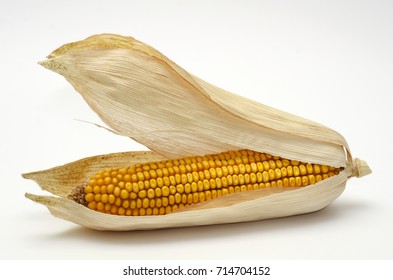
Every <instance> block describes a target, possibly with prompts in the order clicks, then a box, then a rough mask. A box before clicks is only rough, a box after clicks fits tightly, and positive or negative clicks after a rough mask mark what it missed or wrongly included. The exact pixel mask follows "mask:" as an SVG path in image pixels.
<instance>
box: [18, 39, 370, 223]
mask: <svg viewBox="0 0 393 280" xmlns="http://www.w3.org/2000/svg"><path fill="white" fill-rule="evenodd" d="M40 64H41V65H43V66H44V67H46V68H48V69H50V70H52V71H55V72H57V73H59V74H61V75H63V76H64V77H65V78H66V79H67V81H68V82H70V83H71V84H72V85H73V86H74V88H75V89H76V90H77V91H78V92H79V93H80V94H81V95H82V97H83V98H84V99H85V100H86V102H87V103H88V104H89V106H90V107H91V109H92V110H94V112H96V113H97V114H98V115H99V117H100V118H101V119H102V120H103V121H104V122H105V123H106V124H107V125H108V126H109V127H110V129H111V130H112V131H113V132H115V133H117V134H121V135H125V136H128V137H130V138H132V139H134V140H135V141H137V142H139V143H141V144H143V145H145V146H146V147H147V148H149V149H150V150H151V152H128V153H119V154H110V155H104V156H97V157H92V158H87V159H83V160H80V161H77V162H74V163H70V164H67V165H64V166H61V167H56V168H53V169H49V170H45V171H39V172H33V173H29V174H24V177H25V178H29V179H33V180H35V181H37V183H38V184H39V185H40V186H41V187H42V188H43V189H45V190H48V191H50V192H51V193H53V194H55V195H56V196H57V197H53V196H36V195H32V194H27V195H26V196H27V197H28V198H30V199H32V200H34V201H37V202H39V203H42V204H44V205H46V206H47V207H48V208H49V210H50V211H51V213H52V214H53V215H55V216H57V217H60V218H63V219H66V220H69V221H72V222H74V223H77V224H80V225H83V226H86V227H89V228H94V229H99V230H134V229H153V228H162V227H180V226H192V225H206V224H217V223H231V222H242V221H251V220H260V219H266V218H274V217H282V216H289V215H296V214H302V213H308V212H312V211H317V210H320V209H322V208H323V207H326V206H327V205H329V204H330V203H331V202H332V201H333V200H334V199H335V198H337V197H338V196H339V195H340V194H341V193H342V191H343V190H344V187H345V183H346V181H347V179H348V178H350V177H352V176H359V177H360V176H363V175H366V174H368V173H370V169H369V168H368V166H367V164H366V163H365V162H363V161H360V160H352V156H351V153H350V150H349V147H348V144H347V143H346V141H345V139H344V138H343V137H342V136H341V135H340V134H339V133H337V132H335V131H334V130H332V129H330V128H327V127H325V126H323V125H320V124H317V123H315V122H312V121H309V120H306V119H303V118H300V117H298V116H294V115H291V114H288V113H286V112H282V111H279V110H277V109H274V108H271V107H268V106H266V105H263V104H260V103H257V102H254V101H252V100H249V99H246V98H244V97H241V96H239V95H236V94H233V93H230V92H228V91H225V90H222V89H220V88H217V87H215V86H213V85H211V84H209V83H207V82H205V81H203V80H201V79H199V78H198V77H195V76H193V75H191V74H190V73H188V72H186V71H185V70H184V69H182V68H181V67H179V66H178V65H176V64H175V63H174V62H173V61H171V60H170V59H168V58H167V57H165V56H164V55H163V54H161V53H159V52H158V51H156V50H155V49H153V48H152V47H150V46H148V45H146V44H144V43H142V42H139V41H137V40H135V39H134V38H131V37H123V36H119V35H114V34H101V35H95V36H91V37H89V38H87V39H85V40H83V41H79V42H75V43H70V44H66V45H64V46H62V47H60V48H59V49H57V50H55V51H54V52H52V53H51V54H50V55H49V56H48V59H47V60H45V61H42V62H40ZM239 149H249V150H254V151H258V152H264V153H269V154H272V155H277V156H281V157H283V158H287V159H293V160H299V161H303V162H309V163H316V164H325V165H329V166H333V167H340V168H342V171H341V172H340V174H339V175H336V176H334V177H332V178H329V179H326V180H323V181H322V182H319V183H317V184H314V185H311V186H308V187H304V188H301V189H291V188H288V189H276V190H261V191H252V192H246V193H242V194H233V195H228V196H225V197H221V198H218V199H214V200H211V201H209V202H205V203H201V204H200V205H196V206H193V207H190V209H188V210H187V209H186V210H184V211H179V212H175V213H172V214H169V215H165V216H151V217H120V216H114V215H108V214H102V213H98V212H95V211H92V210H89V209H88V208H86V207H84V206H82V205H79V204H77V203H76V202H74V201H72V200H70V199H68V198H67V195H68V194H69V193H70V192H71V191H72V189H73V188H75V187H77V186H80V185H82V184H84V183H85V182H87V181H88V179H89V177H90V176H91V175H93V174H94V173H95V172H96V171H98V170H99V169H102V168H106V167H119V166H130V165H132V164H135V163H143V162H149V161H155V160H162V159H169V158H180V157H184V156H200V155H205V154H211V153H219V152H223V151H227V150H239Z"/></svg>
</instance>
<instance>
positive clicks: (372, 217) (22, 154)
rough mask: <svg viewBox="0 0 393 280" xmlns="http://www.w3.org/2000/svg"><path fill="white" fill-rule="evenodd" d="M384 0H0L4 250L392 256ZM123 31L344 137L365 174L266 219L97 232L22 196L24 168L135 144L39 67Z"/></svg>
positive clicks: (11, 253) (134, 255)
mask: <svg viewBox="0 0 393 280" xmlns="http://www.w3.org/2000/svg"><path fill="white" fill-rule="evenodd" d="M392 3H393V2H391V1H375V0H374V1H371V0H370V1H205V0H197V1H114V0H113V1H98V0H95V1H71V0H68V1H42V0H41V1H3V0H1V5H0V6H1V8H0V40H1V42H0V50H1V51H0V83H1V87H0V105H1V110H0V114H1V116H0V121H1V130H2V131H1V138H0V143H1V146H0V159H1V171H0V172H1V174H0V175H1V177H0V178H1V179H0V180H1V181H0V182H1V184H0V188H1V191H2V192H1V193H2V196H1V198H2V199H1V203H0V207H1V211H0V225H1V231H0V258H1V259H304V258H306V259H392V258H393V242H392V236H393V225H392V209H393V203H392V200H393V183H392V171H391V170H392V156H393V155H392V142H393V137H392V125H391V121H392V119H393V114H392V111H391V107H392V105H393V102H392V97H391V96H392V90H393V36H392V35H393V33H392V30H393V17H392V12H393V4H392ZM103 32H112V33H118V34H122V35H130V36H133V37H135V38H137V39H138V40H141V41H143V42H145V43H148V44H150V45H152V46H154V47H155V48H156V49H158V50H159V51H160V52H162V53H164V54H165V55H167V56H168V57H169V58H171V59H172V60H173V61H175V62H176V63H178V64H179V65H180V66H182V67H183V68H185V69H186V70H187V71H189V72H191V73H193V74H195V75H197V76H200V77H201V78H203V79H205V80H207V81H209V82H211V83H213V84H215V85H217V86H220V87H222V88H225V89H227V90H230V91H232V92H235V93H238V94H240V95H243V96H246V97H248V98H252V99H254V100H258V101H260V102H263V103H265V104H267V105H270V106H273V107H276V108H279V109H282V110H285V111H288V112H291V113H294V114H298V115H300V116H303V117H306V118H309V119H312V120H315V121H317V122H320V123H323V124H325V125H327V126H329V127H331V128H333V129H335V130H337V131H339V132H340V133H342V134H343V135H344V137H345V138H346V139H347V141H348V143H349V145H350V147H351V149H352V152H353V154H354V156H356V157H360V158H362V159H365V160H367V162H368V163H369V165H370V166H371V168H372V169H373V172H374V173H373V174H372V175H370V176H367V177H364V178H362V179H351V180H350V181H349V182H348V184H347V189H346V190H345V192H344V193H343V194H342V196H340V197H339V198H338V199H337V200H336V201H335V202H334V203H333V204H332V205H331V206H329V207H328V208H326V209H325V210H323V211H320V212H317V213H314V214H308V215H302V216H296V217H289V218H282V219H274V220H268V221H261V222H252V223H243V224H232V225H218V226H207V227H196V228H183V229H165V230H156V231H146V232H144V231H139V232H97V231H92V230H89V229H85V228H82V227H80V226H78V225H74V224H71V223H69V222H66V221H63V220H60V219H57V218H54V217H53V216H51V215H50V213H49V211H48V210H47V209H46V208H45V207H43V206H42V205H38V204H35V203H33V202H32V201H30V200H28V199H26V198H25V197H24V193H25V192H31V193H38V194H40V193H42V191H41V190H40V189H39V187H38V186H37V185H36V184H35V183H34V182H32V181H27V180H24V179H22V178H21V176H20V174H21V173H24V172H30V171H35V170H41V169H46V168H49V167H53V166H56V165H61V164H64V163H67V162H70V161H74V160H77V159H80V158H84V157H86V156H91V155H97V154H104V153H110V152H120V151H128V150H141V149H144V147H143V146H141V145H139V144H137V143H135V142H133V141H132V140H130V139H128V138H125V137H121V136H116V135H114V134H111V133H108V132H107V131H105V130H103V129H99V128H97V127H95V126H93V125H89V124H86V123H83V122H79V121H77V120H78V119H81V120H86V121H91V122H100V120H99V118H98V117H97V116H96V115H95V114H94V113H93V112H92V111H91V110H90V108H89V107H88V106H87V105H86V104H85V102H84V101H83V99H82V98H81V97H80V95H79V94H78V93H77V92H76V91H75V90H74V89H73V88H72V87H71V86H70V85H69V84H68V83H67V82H66V81H65V80H64V78H62V77H61V76H59V75H57V74H55V73H52V72H50V71H48V70H46V69H44V68H42V67H40V66H39V65H38V64H37V61H39V60H43V59H44V58H45V56H46V55H47V54H49V53H50V52H51V51H52V50H54V49H55V48H57V47H59V46H60V45H62V44H64V43H67V42H71V41H76V40H81V39H84V38H85V37H87V36H90V35H92V34H96V33H103Z"/></svg>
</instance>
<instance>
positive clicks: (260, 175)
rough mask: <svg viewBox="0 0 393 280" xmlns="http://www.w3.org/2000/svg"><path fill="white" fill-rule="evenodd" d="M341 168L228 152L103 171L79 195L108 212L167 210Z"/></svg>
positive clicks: (312, 179) (308, 180)
mask: <svg viewBox="0 0 393 280" xmlns="http://www.w3.org/2000/svg"><path fill="white" fill-rule="evenodd" d="M339 171H340V170H339V169H338V168H334V167H328V166H325V165H322V166H321V165H318V164H306V163H299V162H298V161H294V160H292V161H290V160H287V159H282V158H280V157H273V156H271V155H269V154H264V153H258V152H254V151H249V150H241V151H229V152H224V153H219V154H214V155H207V156H202V157H186V158H182V159H177V160H166V161H160V162H150V163H144V164H138V165H134V166H130V167H123V168H112V169H105V170H101V171H99V172H98V173H97V174H96V175H94V176H92V177H91V178H90V181H89V183H88V185H87V186H86V187H83V192H82V196H83V197H82V199H81V198H77V199H76V200H77V201H82V203H83V204H85V205H86V206H87V207H88V208H90V209H92V210H96V211H99V212H103V213H108V214H117V215H126V216H131V215H132V216H139V215H141V216H145V215H163V214H169V213H171V212H175V211H177V210H182V209H183V208H185V207H186V208H187V206H189V205H192V204H197V203H203V202H205V201H209V200H211V199H215V198H217V197H221V196H224V195H228V194H233V193H237V192H246V191H253V190H258V189H264V188H287V187H305V186H308V185H312V184H315V183H317V182H320V181H322V180H323V179H327V178H329V177H331V176H334V175H337V174H338V173H339Z"/></svg>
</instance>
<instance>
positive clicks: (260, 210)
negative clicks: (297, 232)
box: [23, 152, 348, 231]
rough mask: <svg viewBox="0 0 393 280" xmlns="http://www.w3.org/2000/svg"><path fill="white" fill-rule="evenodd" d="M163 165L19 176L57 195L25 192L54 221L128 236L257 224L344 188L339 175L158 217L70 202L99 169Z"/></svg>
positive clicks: (81, 167) (73, 167) (314, 207)
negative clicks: (104, 210) (114, 212)
mask: <svg viewBox="0 0 393 280" xmlns="http://www.w3.org/2000/svg"><path fill="white" fill-rule="evenodd" d="M156 160H162V157H161V156H159V155H157V154H155V153H152V152H128V153H114V154H109V155H101V156H94V157H89V158H85V159H82V160H78V161H76V162H72V163H69V164H66V165H63V166H59V167H55V168H52V169H48V170H44V171H39V172H33V173H28V174H24V175H23V177H24V178H26V179H32V180H34V181H36V182H37V183H38V184H39V185H40V186H41V187H42V189H43V190H46V191H49V192H52V193H53V194H56V195H57V196H43V195H34V194H30V193H27V194H26V197H27V198H29V199H31V200H33V201H35V202H37V203H40V204H43V205H45V206H46V207H47V208H48V209H49V211H50V212H51V213H52V215H54V216H55V217H58V218H61V219H64V220H67V221H70V222H73V223H75V224H79V225H81V226H84V227H87V228H91V229H95V230H111V231H130V230H148V229H159V228H175V227H187V226H200V225H212V224H225V223H237V222H247V221H257V220H263V219H270V218H278V217H285V216H292V215H298V214H304V213H309V212H314V211H318V210H320V209H322V208H324V207H326V206H328V205H329V204H330V203H331V202H332V201H333V200H334V199H336V198H337V197H338V196H339V195H340V194H341V193H342V192H343V191H344V188H345V183H346V181H347V177H348V174H346V173H345V172H343V171H341V172H340V174H338V175H335V176H333V177H330V178H328V179H325V180H323V181H321V182H318V183H316V184H314V185H311V186H307V187H302V188H271V189H269V188H266V189H260V190H254V191H247V192H241V193H234V194H230V195H226V196H222V197H219V198H216V199H212V200H209V201H206V202H202V203H198V204H194V205H191V206H187V207H185V208H184V209H183V210H181V211H177V212H173V213H171V214H167V215H160V216H143V217H130V216H118V215H110V214H104V213H100V212H97V211H93V210H91V209H89V208H87V207H85V206H84V205H81V204H78V203H77V202H75V201H73V200H72V199H69V197H68V195H69V194H70V193H71V192H72V190H73V188H74V187H73V186H78V185H81V184H84V182H86V181H87V180H88V178H89V177H90V176H92V175H94V174H95V173H96V172H97V171H99V170H101V169H103V168H110V167H116V166H127V165H130V164H131V165H132V164H135V163H137V162H140V163H143V162H150V161H156Z"/></svg>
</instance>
